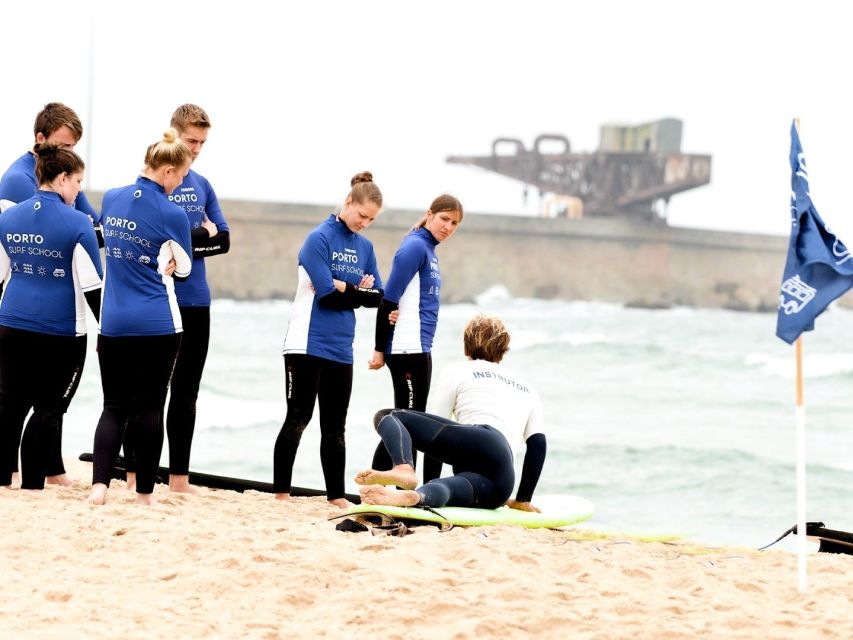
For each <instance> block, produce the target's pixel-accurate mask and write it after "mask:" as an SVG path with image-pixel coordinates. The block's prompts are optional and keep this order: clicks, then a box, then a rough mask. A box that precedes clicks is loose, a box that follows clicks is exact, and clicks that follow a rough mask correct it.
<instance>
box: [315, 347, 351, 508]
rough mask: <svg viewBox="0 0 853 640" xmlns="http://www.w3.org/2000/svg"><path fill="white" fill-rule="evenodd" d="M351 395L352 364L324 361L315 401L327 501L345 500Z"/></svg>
mask: <svg viewBox="0 0 853 640" xmlns="http://www.w3.org/2000/svg"><path fill="white" fill-rule="evenodd" d="M351 395H352V365H351V364H341V363H340V362H332V361H331V360H324V361H323V367H322V369H321V372H320V386H319V388H318V390H317V399H318V400H319V403H320V464H321V465H322V467H323V478H324V479H325V481H326V498H327V499H328V500H337V499H338V498H343V497H344V472H345V470H346V469H345V467H346V460H347V445H346V440H345V436H344V433H345V431H346V421H347V411H348V409H349V401H350V396H351Z"/></svg>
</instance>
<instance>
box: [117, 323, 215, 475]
mask: <svg viewBox="0 0 853 640" xmlns="http://www.w3.org/2000/svg"><path fill="white" fill-rule="evenodd" d="M181 321H182V322H183V325H184V332H183V334H182V337H181V349H180V351H178V361H177V362H176V363H175V372H174V373H173V374H172V385H171V390H170V395H169V410H168V412H167V414H166V435H167V436H168V438H169V473H170V474H171V475H179V476H180V475H183V476H185V475H187V474H188V473H189V472H190V448H191V447H192V442H193V431H194V430H195V414H196V400H197V399H198V389H199V386H200V385H201V374H202V372H203V371H204V363H205V361H206V360H207V346H208V343H209V342H210V307H181ZM125 453H127V451H125Z"/></svg>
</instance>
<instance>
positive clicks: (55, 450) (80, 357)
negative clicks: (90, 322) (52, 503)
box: [46, 336, 87, 476]
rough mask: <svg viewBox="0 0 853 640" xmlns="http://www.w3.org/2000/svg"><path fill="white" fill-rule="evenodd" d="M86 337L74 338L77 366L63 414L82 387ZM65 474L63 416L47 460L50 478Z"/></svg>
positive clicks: (66, 393) (64, 398)
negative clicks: (81, 379) (78, 389)
mask: <svg viewBox="0 0 853 640" xmlns="http://www.w3.org/2000/svg"><path fill="white" fill-rule="evenodd" d="M86 343H87V339H86V336H77V337H76V338H74V357H75V361H76V366H75V368H74V371H75V372H74V375H73V378H72V380H71V384H70V385H69V387H68V388H67V389H66V390H65V393H64V394H63V402H62V413H63V415H64V414H66V413H67V412H68V407H69V405H70V404H71V400H72V399H73V398H74V394H75V393H77V388H78V387H79V386H80V378H81V377H82V376H83V365H84V364H86ZM63 473H65V463H63V461H62V416H60V419H59V427H58V429H57V431H56V438H55V439H54V442H53V447H52V448H51V451H50V456H49V457H48V459H47V470H46V474H47V475H48V476H59V475H62V474H63Z"/></svg>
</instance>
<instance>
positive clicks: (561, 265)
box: [92, 195, 787, 310]
mask: <svg viewBox="0 0 853 640" xmlns="http://www.w3.org/2000/svg"><path fill="white" fill-rule="evenodd" d="M92 199H93V200H94V201H96V202H97V201H98V200H99V199H100V198H99V197H98V196H97V195H95V197H93V198H92ZM221 205H222V208H223V210H224V212H225V215H226V217H227V219H228V223H229V225H230V226H231V251H230V253H228V254H227V255H224V256H217V257H214V258H211V259H209V260H208V261H207V272H208V280H209V282H210V285H211V289H212V292H213V295H214V297H215V298H233V299H238V300H257V299H266V298H290V297H292V296H293V293H294V290H295V286H296V257H297V253H298V251H299V248H300V247H301V245H302V242H303V240H304V238H305V235H306V234H307V233H308V232H309V231H310V230H311V229H312V228H314V227H315V226H316V225H317V224H319V222H320V221H321V220H323V219H324V218H325V217H326V216H327V215H328V214H329V213H330V212H331V211H332V210H333V209H334V205H331V204H330V205H328V206H323V205H310V204H292V203H272V202H254V201H242V200H240V201H238V200H222V201H221ZM96 206H97V205H96ZM422 214H423V212H422V211H415V210H386V211H384V212H383V213H382V214H381V215H380V216H379V218H377V220H376V222H375V223H374V224H373V225H372V226H371V227H370V228H369V229H368V230H367V231H366V232H365V233H366V236H367V237H368V238H370V240H371V241H372V242H373V244H374V247H375V249H376V253H377V256H378V259H379V266H380V270H381V272H382V276H383V278H387V276H388V270H389V269H390V266H391V259H392V257H393V255H394V252H395V251H396V249H397V246H398V245H399V243H400V240H401V238H402V237H403V235H404V234H405V233H406V232H407V230H408V229H409V228H411V227H412V226H413V225H414V224H415V223H416V222H417V221H418V220H419V219H420V217H421V216H422ZM786 247H787V238H784V237H780V236H768V235H753V234H739V233H727V232H719V231H705V230H699V229H682V228H673V227H667V226H665V225H663V224H650V223H648V222H646V223H641V222H639V221H637V222H634V221H631V220H627V219H621V218H612V219H592V218H583V219H579V220H569V219H566V218H530V217H523V216H502V215H483V214H476V213H469V214H467V215H466V217H465V220H464V222H463V223H462V225H461V226H460V228H459V230H458V231H457V232H456V235H455V236H454V237H453V238H451V239H450V240H449V241H448V242H447V243H446V245H442V246H441V247H439V259H440V261H441V272H442V299H443V300H444V301H445V302H458V301H464V300H470V299H472V298H473V297H474V296H476V295H477V294H479V293H482V292H483V291H485V290H486V289H488V288H489V287H491V286H493V285H503V286H505V287H506V288H507V289H508V290H509V291H510V293H511V294H512V295H513V296H516V297H539V298H560V299H565V300H599V301H606V302H615V303H622V304H629V305H636V306H645V307H666V306H672V305H687V306H697V307H720V308H730V309H739V310H771V309H775V308H776V305H777V301H778V295H779V282H780V277H781V273H782V267H783V264H784V259H785V251H786Z"/></svg>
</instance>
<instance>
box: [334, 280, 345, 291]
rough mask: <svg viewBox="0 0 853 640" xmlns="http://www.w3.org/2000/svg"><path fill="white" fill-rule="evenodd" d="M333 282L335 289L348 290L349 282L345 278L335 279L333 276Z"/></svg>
mask: <svg viewBox="0 0 853 640" xmlns="http://www.w3.org/2000/svg"><path fill="white" fill-rule="evenodd" d="M332 284H333V285H335V289H337V290H338V291H340V292H341V293H343V292H344V291H346V290H347V283H346V282H344V281H343V280H335V279H334V278H332Z"/></svg>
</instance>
